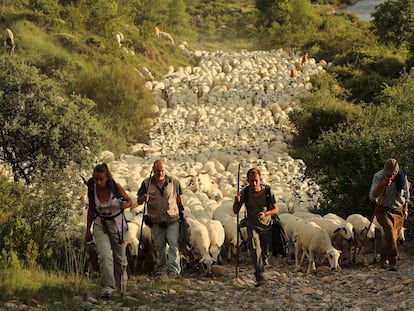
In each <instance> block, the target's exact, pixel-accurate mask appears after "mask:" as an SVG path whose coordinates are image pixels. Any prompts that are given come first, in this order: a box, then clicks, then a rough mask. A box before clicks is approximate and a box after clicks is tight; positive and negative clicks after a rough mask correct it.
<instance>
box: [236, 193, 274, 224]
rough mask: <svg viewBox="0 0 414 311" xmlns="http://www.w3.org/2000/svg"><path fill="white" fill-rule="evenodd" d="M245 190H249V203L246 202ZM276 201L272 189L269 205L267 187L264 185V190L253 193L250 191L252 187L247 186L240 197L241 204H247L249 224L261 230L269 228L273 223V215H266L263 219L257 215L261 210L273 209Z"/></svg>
mask: <svg viewBox="0 0 414 311" xmlns="http://www.w3.org/2000/svg"><path fill="white" fill-rule="evenodd" d="M244 191H248V197H247V204H245V202H244V201H245V200H244V197H245V196H244V195H243V194H244V193H245V192H244ZM275 203H276V199H275V196H274V193H273V192H272V190H270V202H269V206H267V200H266V190H265V187H264V186H262V191H261V192H260V193H258V194H257V195H256V194H253V193H252V192H251V191H250V187H249V186H247V187H245V188H244V189H243V190H242V195H241V198H240V206H242V205H243V204H245V205H246V211H247V226H248V227H251V228H256V229H259V230H265V229H268V228H269V226H270V225H271V224H272V216H266V217H265V218H263V219H262V220H259V219H258V217H257V215H258V214H259V213H260V212H265V211H268V210H271V209H273V205H274V204H275Z"/></svg>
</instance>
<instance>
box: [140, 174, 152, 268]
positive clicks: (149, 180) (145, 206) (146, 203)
mask: <svg viewBox="0 0 414 311" xmlns="http://www.w3.org/2000/svg"><path fill="white" fill-rule="evenodd" d="M151 177H152V170H151V172H150V175H149V178H148V185H147V193H146V195H147V198H148V195H149V185H150V183H151ZM147 205H148V199H145V202H144V211H143V212H142V220H141V228H140V230H139V241H138V254H137V255H138V260H139V265H140V270H141V268H142V266H141V264H142V249H141V248H142V229H143V227H144V217H145V213H146V209H147Z"/></svg>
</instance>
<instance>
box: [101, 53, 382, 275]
mask: <svg viewBox="0 0 414 311" xmlns="http://www.w3.org/2000/svg"><path fill="white" fill-rule="evenodd" d="M191 53H192V55H193V56H195V57H198V58H199V59H200V61H199V63H198V65H197V66H195V67H189V66H188V67H179V68H173V67H170V70H169V72H168V73H167V74H166V75H165V76H164V77H163V78H162V79H159V80H155V79H154V77H153V75H152V73H151V72H150V70H149V69H148V68H145V70H144V69H143V70H142V72H143V73H145V77H146V79H147V81H146V84H145V85H146V87H147V88H148V89H149V90H151V91H152V92H153V95H154V100H155V106H154V112H155V113H157V115H158V116H157V118H155V119H154V120H153V123H152V130H151V133H150V141H149V142H148V143H147V144H136V145H133V146H131V147H130V148H129V150H128V152H127V154H124V155H121V157H120V159H115V158H114V156H113V154H112V153H111V152H110V151H106V152H104V153H103V154H102V155H101V159H102V160H103V161H106V162H107V163H108V165H109V167H110V169H111V171H112V173H113V174H114V177H115V179H116V180H117V182H119V183H121V184H122V185H123V187H124V188H125V189H126V191H127V192H128V193H129V195H130V196H131V198H133V200H134V201H135V202H134V204H133V206H132V207H131V209H130V210H129V211H127V212H126V216H127V219H128V221H129V223H128V224H129V231H128V238H127V239H128V242H127V243H128V247H129V251H130V254H131V255H132V257H131V258H130V261H129V265H130V268H131V270H134V269H135V268H137V267H141V268H142V267H143V266H144V267H147V269H148V270H151V267H152V264H153V263H154V260H155V250H154V248H153V244H152V240H151V231H150V229H149V228H148V227H146V225H145V224H144V223H143V222H142V212H143V206H137V204H136V193H137V191H138V188H139V187H140V185H141V183H142V181H143V180H144V179H145V178H146V177H148V176H149V175H150V171H151V169H152V165H153V162H154V161H155V160H156V159H158V158H164V159H165V160H166V161H167V165H168V173H169V174H170V175H173V176H175V177H177V178H178V179H179V180H180V182H181V184H182V187H183V192H184V193H183V199H184V205H185V217H186V219H187V222H188V224H189V226H190V231H191V236H190V239H191V240H190V242H191V243H190V244H191V248H189V246H188V245H182V249H181V252H182V264H183V268H184V271H186V269H191V268H200V267H203V269H204V271H205V272H210V271H211V270H212V268H213V267H216V266H217V265H215V263H221V262H223V261H227V262H234V258H235V254H236V249H237V240H238V239H237V218H236V215H235V214H234V213H233V211H232V203H233V199H234V196H235V195H236V193H237V192H238V190H240V189H241V188H242V187H243V186H244V185H245V184H246V180H245V175H246V172H247V170H248V169H249V168H251V167H257V168H259V169H260V170H261V172H262V177H263V182H264V183H266V184H269V185H271V187H272V190H273V191H274V193H275V196H276V199H277V202H278V204H279V209H280V218H281V220H282V223H283V224H284V226H285V230H286V231H287V233H288V235H289V239H290V243H291V246H292V247H291V249H292V250H293V249H296V251H295V254H294V255H295V257H296V263H295V269H299V267H300V265H301V264H302V261H303V257H304V256H307V257H308V261H309V267H308V272H312V271H313V270H314V269H315V265H316V264H319V263H320V262H321V261H320V260H321V259H322V258H324V257H325V258H327V259H328V262H329V265H330V267H332V268H339V264H340V263H341V262H342V261H343V260H344V259H345V258H346V259H347V260H349V261H350V260H352V258H351V257H353V256H352V255H351V249H354V256H355V255H356V254H358V253H359V252H361V254H362V255H363V262H364V263H365V264H366V263H367V260H366V256H365V249H364V248H362V246H361V243H362V241H363V240H364V236H365V235H366V233H365V232H367V227H368V226H367V224H369V220H368V219H366V218H365V217H363V216H361V215H351V216H349V217H348V219H346V220H344V219H339V217H337V216H335V215H326V216H325V217H323V218H322V217H321V216H318V215H313V214H310V213H309V209H310V208H314V207H317V202H318V200H319V198H320V196H321V192H320V190H319V187H318V185H316V184H315V183H314V182H313V181H312V180H311V179H309V178H307V177H306V175H305V171H306V165H305V163H304V162H303V161H302V160H300V159H293V158H291V157H290V155H289V142H290V140H291V139H292V137H293V135H294V128H293V127H292V125H291V123H290V122H289V118H288V114H289V112H291V111H292V110H294V109H300V105H299V103H300V96H302V95H303V94H306V92H307V91H308V90H310V89H311V88H312V84H311V82H310V77H311V76H312V75H318V74H319V73H321V72H323V71H324V70H325V68H326V66H328V64H327V63H326V62H325V61H323V60H322V61H320V62H316V61H315V59H313V58H309V57H308V55H307V54H305V53H294V52H289V51H284V50H282V49H279V50H274V51H254V52H250V51H240V52H223V51H216V52H204V51H195V52H191ZM239 164H240V167H241V170H240V172H239ZM239 177H240V181H241V182H240V187H239V189H237V185H238V183H237V181H238V178H239ZM240 215H241V217H244V210H243V209H242V210H241V212H240ZM300 216H301V217H300ZM305 216H306V217H308V218H309V217H310V216H312V219H311V220H312V221H309V219H308V220H305ZM299 224H300V225H299ZM141 226H143V227H142V233H141ZM321 228H324V229H321ZM375 228H376V224H372V225H371V226H370V231H369V232H368V234H367V235H366V239H367V241H369V240H373V239H374V236H373V232H375ZM243 236H244V237H245V236H246V235H245V232H244V231H243V230H242V238H240V239H239V241H240V243H242V242H243ZM358 248H359V250H358ZM139 254H142V261H140V262H137V258H138V255H139ZM345 255H346V256H345ZM140 258H141V256H140ZM354 258H355V257H354ZM300 259H301V260H300ZM354 261H355V260H354Z"/></svg>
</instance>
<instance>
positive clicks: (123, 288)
mask: <svg viewBox="0 0 414 311" xmlns="http://www.w3.org/2000/svg"><path fill="white" fill-rule="evenodd" d="M121 209H122V208H121ZM121 217H122V221H121V241H120V244H121V280H120V287H121V297H123V296H124V294H125V293H126V286H127V275H126V265H124V261H125V259H126V245H125V241H124V220H125V214H124V210H123V209H122V212H121Z"/></svg>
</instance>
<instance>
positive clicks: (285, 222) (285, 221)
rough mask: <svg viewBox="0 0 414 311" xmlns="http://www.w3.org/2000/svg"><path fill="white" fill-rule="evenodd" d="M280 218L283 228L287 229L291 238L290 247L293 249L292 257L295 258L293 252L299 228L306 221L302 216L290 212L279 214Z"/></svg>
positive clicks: (287, 233) (286, 231)
mask: <svg viewBox="0 0 414 311" xmlns="http://www.w3.org/2000/svg"><path fill="white" fill-rule="evenodd" d="M279 218H280V221H281V222H282V226H283V229H284V230H285V233H286V235H287V237H288V239H289V241H288V243H289V249H291V250H292V253H291V258H293V256H294V253H293V252H294V249H295V247H296V245H295V244H296V239H297V229H298V227H299V226H301V225H302V224H303V223H304V221H303V220H302V219H301V218H299V217H296V216H294V215H293V214H289V213H283V214H279Z"/></svg>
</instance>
